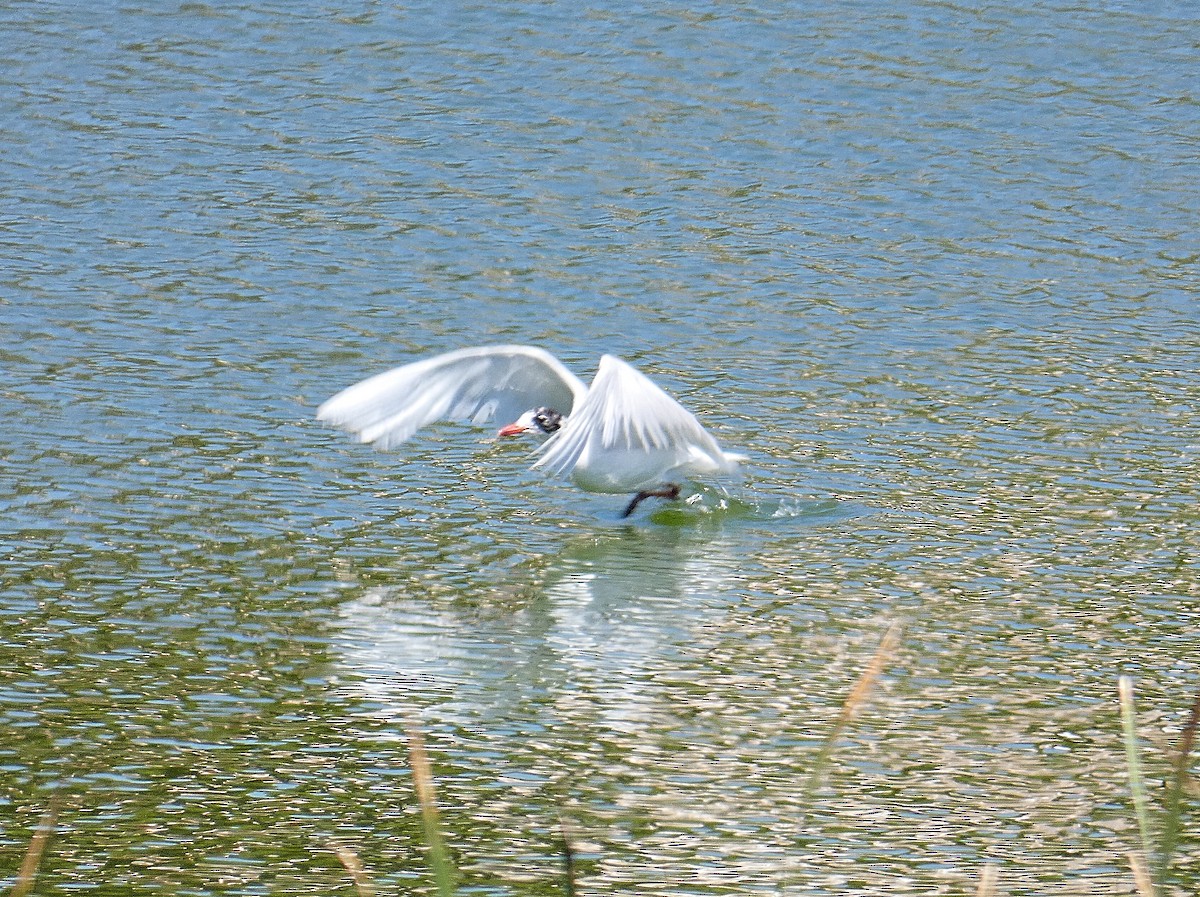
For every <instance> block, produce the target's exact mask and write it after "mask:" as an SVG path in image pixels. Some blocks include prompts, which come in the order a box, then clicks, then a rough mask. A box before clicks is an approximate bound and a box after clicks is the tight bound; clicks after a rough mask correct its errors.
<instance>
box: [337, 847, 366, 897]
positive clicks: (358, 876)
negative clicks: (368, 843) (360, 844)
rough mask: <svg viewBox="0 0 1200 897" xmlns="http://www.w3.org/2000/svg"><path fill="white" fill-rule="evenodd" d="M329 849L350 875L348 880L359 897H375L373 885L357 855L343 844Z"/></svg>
mask: <svg viewBox="0 0 1200 897" xmlns="http://www.w3.org/2000/svg"><path fill="white" fill-rule="evenodd" d="M330 847H331V848H332V849H333V852H334V854H335V855H336V856H337V858H338V862H340V863H341V864H342V865H343V866H344V867H345V868H346V871H347V872H348V873H350V880H351V881H353V882H354V888H355V890H357V891H358V894H359V897H375V885H374V883H373V882H372V881H371V879H370V878H369V877H368V876H367V869H366V867H365V866H364V865H363V861H362V860H361V859H360V858H359V856H358V854H357V853H355V852H354V850H352V849H351V848H349V847H347V846H345V845H344V844H332V845H330Z"/></svg>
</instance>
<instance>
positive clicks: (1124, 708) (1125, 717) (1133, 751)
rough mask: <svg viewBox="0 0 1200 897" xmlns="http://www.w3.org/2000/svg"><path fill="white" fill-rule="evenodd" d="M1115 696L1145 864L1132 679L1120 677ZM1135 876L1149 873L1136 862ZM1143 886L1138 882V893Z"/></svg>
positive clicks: (1146, 831)
mask: <svg viewBox="0 0 1200 897" xmlns="http://www.w3.org/2000/svg"><path fill="white" fill-rule="evenodd" d="M1117 694H1118V695H1119V696H1120V699H1121V728H1122V729H1123V730H1124V733H1125V765H1126V767H1127V768H1128V769H1129V790H1130V792H1131V793H1132V795H1133V813H1134V816H1135V817H1136V818H1137V826H1138V834H1139V835H1140V836H1141V841H1142V845H1141V847H1142V854H1141V856H1142V857H1143V858H1145V860H1147V861H1148V860H1149V858H1150V857H1151V855H1152V854H1151V850H1150V818H1149V813H1148V811H1147V803H1148V801H1147V797H1146V780H1145V778H1144V777H1143V776H1142V760H1141V756H1140V755H1139V753H1138V742H1137V721H1136V719H1135V715H1134V707H1133V679H1131V678H1130V677H1129V676H1121V677H1120V678H1119V679H1117ZM1133 868H1134V876H1135V878H1139V870H1140V871H1141V878H1144V879H1146V880H1148V879H1149V875H1148V873H1146V872H1145V869H1144V867H1143V865H1142V863H1141V861H1140V860H1139V861H1138V862H1136V863H1134V864H1133ZM1143 886H1144V883H1143V882H1142V881H1141V880H1140V878H1139V882H1138V889H1139V891H1140V890H1141V888H1142V887H1143ZM1150 887H1151V893H1153V884H1152V883H1151V884H1150Z"/></svg>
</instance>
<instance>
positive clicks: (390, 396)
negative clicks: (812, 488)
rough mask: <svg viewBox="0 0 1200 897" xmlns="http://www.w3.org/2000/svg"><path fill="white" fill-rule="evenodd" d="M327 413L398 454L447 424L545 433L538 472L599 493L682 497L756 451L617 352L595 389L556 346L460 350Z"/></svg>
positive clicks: (338, 399)
mask: <svg viewBox="0 0 1200 897" xmlns="http://www.w3.org/2000/svg"><path fill="white" fill-rule="evenodd" d="M317 418H318V419H319V420H323V421H328V422H329V423H332V424H336V425H338V426H340V427H343V428H345V429H347V430H350V431H351V432H353V433H356V434H357V435H358V437H359V439H360V440H361V441H362V442H372V443H375V444H377V445H379V446H381V447H384V448H387V447H391V446H395V445H399V444H400V443H402V442H404V441H405V440H407V439H408V438H409V437H411V436H412V435H413V434H414V433H416V432H417V430H419V429H420V428H421V427H423V426H425V425H426V424H430V423H433V422H434V421H440V420H468V421H471V422H472V423H475V424H483V423H487V422H488V421H493V420H512V421H513V423H510V424H508V425H507V426H505V427H502V428H501V430H500V433H499V435H501V436H513V435H516V434H518V433H525V432H540V433H544V434H547V435H549V436H550V439H549V440H548V441H546V442H545V443H544V444H543V445H542V446H541V447H540V448H539V449H538V459H537V461H535V462H534V465H533V466H534V467H535V468H540V469H542V470H545V471H547V472H549V473H552V474H558V475H563V476H566V475H569V476H570V477H571V479H572V480H573V481H574V482H575V484H576V485H578V486H579V487H580V488H582V489H584V490H586V491H588V492H608V493H629V492H633V493H636V494H635V495H634V497H633V498H632V499H631V500H630V502H629V504H628V505H627V506H626V507H625V512H624V514H623V515H622V516H625V517H628V516H629V515H630V514H632V513H633V510H634V508H636V507H637V506H638V504H639V503H640V502H641V501H643V500H644V499H646V498H650V497H652V496H653V497H658V498H667V499H674V498H678V497H679V494H680V492H681V489H682V487H681V485H680V483H679V482H678V481H679V480H685V481H692V480H695V479H703V478H707V477H712V476H716V475H721V474H732V473H735V472H736V471H737V467H738V462H740V461H744V460H745V456H744V455H738V454H734V453H732V452H725V451H722V449H721V447H720V446H719V445H717V441H716V440H715V439H713V437H712V436H711V435H710V434H709V433H708V431H706V430H705V429H704V427H702V426H701V425H700V422H699V421H698V420H696V418H695V417H694V416H693V415H692V414H691V413H690V412H688V411H687V410H686V409H685V408H684V407H683V406H682V405H680V404H679V403H678V402H676V401H675V400H674V399H673V398H671V397H670V396H669V395H667V394H666V393H665V392H663V391H662V390H661V389H660V388H659V387H657V386H655V385H654V383H652V382H651V381H650V379H649V378H648V377H646V376H645V375H644V374H642V373H640V372H639V371H637V370H636V369H634V368H633V367H632V366H631V365H629V364H627V363H626V362H624V361H622V360H621V359H619V358H617V357H616V356H614V355H605V356H603V357H602V358H601V359H600V366H599V368H598V369H597V371H596V376H595V377H594V378H593V379H592V384H591V386H590V387H589V386H587V385H585V384H584V383H583V381H582V380H580V379H579V378H578V377H576V376H575V375H574V374H572V373H571V372H570V371H568V370H567V369H566V368H565V367H563V365H562V363H561V362H560V361H559V360H558V359H557V358H555V357H554V356H553V355H551V354H550V353H549V352H547V351H545V350H544V349H538V348H535V347H533V346H483V347H480V348H473V349H458V350H456V351H454V352H447V353H445V354H444V355H438V356H436V357H434V358H428V359H425V360H424V361H417V362H413V363H412V364H406V365H404V366H402V367H398V368H394V369H392V370H390V371H386V372H384V373H382V374H377V375H376V376H374V377H370V378H369V379H366V380H363V381H362V382H360V383H356V384H355V385H353V386H351V387H349V388H348V389H345V390H343V391H342V392H340V393H338V394H337V395H335V396H334V397H333V398H331V399H329V400H328V401H327V402H325V403H324V404H322V405H321V407H320V408H318V409H317Z"/></svg>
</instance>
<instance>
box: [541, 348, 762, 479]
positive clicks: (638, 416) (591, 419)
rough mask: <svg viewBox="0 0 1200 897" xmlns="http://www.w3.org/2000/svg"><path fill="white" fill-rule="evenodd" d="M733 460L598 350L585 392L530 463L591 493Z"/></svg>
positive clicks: (728, 465)
mask: <svg viewBox="0 0 1200 897" xmlns="http://www.w3.org/2000/svg"><path fill="white" fill-rule="evenodd" d="M737 460H739V456H734V455H727V454H725V453H724V452H722V451H721V448H720V446H718V445H717V441H716V440H715V439H713V437H712V436H711V435H709V433H708V432H707V431H706V430H705V429H704V428H703V427H702V426H700V422H699V421H698V420H696V418H695V417H693V416H692V414H691V413H690V412H689V411H687V410H686V409H685V408H684V407H683V406H682V405H680V404H679V403H678V402H676V401H675V400H674V399H673V398H671V397H670V396H669V395H667V394H666V393H665V392H663V391H662V390H661V389H660V388H659V387H657V386H656V385H655V384H654V383H653V382H651V380H650V379H649V378H648V377H646V376H645V375H644V374H642V373H640V372H639V371H637V370H636V369H634V368H633V367H631V366H630V365H629V364H627V363H626V362H624V361H622V360H621V359H619V358H616V357H614V356H612V355H605V356H604V357H603V358H601V359H600V367H599V369H598V370H597V371H596V378H595V379H594V380H593V381H592V385H591V387H590V388H589V390H588V394H587V397H586V398H585V399H584V400H583V402H581V403H580V404H579V406H578V407H577V408H576V409H575V412H574V413H573V414H572V415H571V417H570V419H569V420H568V421H567V422H566V423H565V424H564V425H563V428H562V429H561V430H559V431H558V432H557V433H556V434H554V436H553V437H552V438H551V439H550V440H549V441H548V442H547V443H546V444H545V445H543V446H542V448H541V456H540V457H539V458H538V460H537V461H536V462H535V464H534V466H535V467H540V468H542V469H544V470H546V471H547V472H549V473H554V474H561V475H571V476H572V477H573V478H574V479H575V481H576V482H577V483H578V484H579V485H580V486H581V487H583V488H584V489H589V490H591V491H593V492H633V491H637V490H639V489H648V488H652V487H655V486H660V485H662V484H663V482H664V481H665V480H666V479H667V478H669V477H670V476H672V475H676V474H678V475H682V476H699V475H703V474H708V473H720V472H729V471H731V470H733V469H734V468H735V467H736V466H737Z"/></svg>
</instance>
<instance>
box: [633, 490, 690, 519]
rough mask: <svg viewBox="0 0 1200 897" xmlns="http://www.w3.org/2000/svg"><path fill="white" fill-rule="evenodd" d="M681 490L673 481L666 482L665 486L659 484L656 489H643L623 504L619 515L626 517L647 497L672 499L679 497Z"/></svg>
mask: <svg viewBox="0 0 1200 897" xmlns="http://www.w3.org/2000/svg"><path fill="white" fill-rule="evenodd" d="M681 491H683V490H682V488H681V487H680V486H677V485H676V484H675V483H667V484H666V485H665V486H659V487H658V488H657V489H644V490H642V491H641V492H639V493H638V494H637V495H635V496H634V497H633V498H632V499H630V501H629V504H627V505H626V506H625V513H623V514H622V515H621V516H622V517H628V516H629V515H630V514H632V513H633V512H634V509H636V508H637V506H638V505H640V504H641V503H642V502H643V501H645V500H646V499H648V498H666V499H672V500H674V499H676V498H679V493H680V492H681Z"/></svg>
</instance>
